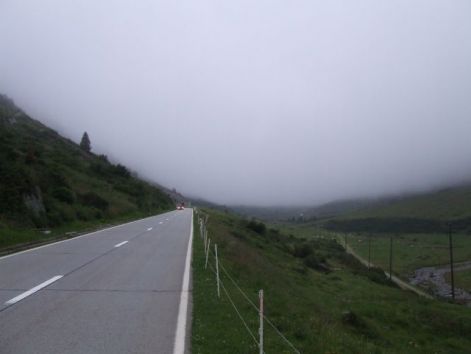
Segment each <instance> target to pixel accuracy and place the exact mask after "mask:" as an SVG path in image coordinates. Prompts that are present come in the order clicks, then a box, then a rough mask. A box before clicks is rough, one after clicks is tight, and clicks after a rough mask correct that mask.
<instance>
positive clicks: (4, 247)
mask: <svg viewBox="0 0 471 354" xmlns="http://www.w3.org/2000/svg"><path fill="white" fill-rule="evenodd" d="M147 216H149V215H148V214H145V213H141V212H135V213H129V214H125V215H121V216H120V217H116V218H114V219H108V220H92V221H74V222H71V223H69V224H67V225H62V226H59V227H54V228H50V229H25V228H11V227H9V226H7V225H2V224H0V254H2V253H9V252H10V251H15V250H17V249H18V248H28V247H31V246H34V245H36V244H40V243H47V242H53V241H57V240H60V239H65V238H71V237H74V236H77V235H78V234H82V233H85V232H91V231H94V230H98V229H101V228H105V227H109V226H112V225H118V224H121V223H125V222H128V221H132V220H136V219H140V218H144V217H147ZM46 231H47V232H46Z"/></svg>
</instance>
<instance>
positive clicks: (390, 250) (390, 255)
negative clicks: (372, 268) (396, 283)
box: [389, 235, 393, 280]
mask: <svg viewBox="0 0 471 354" xmlns="http://www.w3.org/2000/svg"><path fill="white" fill-rule="evenodd" d="M392 255H393V237H392V235H390V236H389V280H392Z"/></svg>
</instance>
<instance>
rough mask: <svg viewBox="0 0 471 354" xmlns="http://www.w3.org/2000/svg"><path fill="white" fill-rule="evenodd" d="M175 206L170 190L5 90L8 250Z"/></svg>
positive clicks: (0, 182)
mask: <svg viewBox="0 0 471 354" xmlns="http://www.w3.org/2000/svg"><path fill="white" fill-rule="evenodd" d="M173 206H174V205H173V201H172V200H171V198H170V197H169V196H168V195H167V194H166V193H165V192H164V191H162V190H160V189H159V188H156V187H155V186H153V185H151V184H149V183H147V182H146V181H143V180H141V179H139V178H138V177H137V176H136V175H135V174H133V173H131V172H130V171H129V170H128V169H127V168H126V167H124V166H122V165H120V164H117V165H115V164H113V163H110V162H109V161H108V159H107V157H106V156H104V155H99V156H98V155H95V154H93V153H89V152H86V151H83V150H82V149H81V148H80V147H79V146H78V145H77V144H75V143H74V142H72V141H70V140H69V139H66V138H64V137H61V136H60V135H59V134H58V133H57V132H55V131H53V130H52V129H50V128H48V127H46V126H45V125H43V124H41V123H40V122H38V121H36V120H34V119H32V118H30V117H29V116H28V115H27V114H25V113H24V112H22V111H21V110H20V109H19V108H18V107H16V106H15V105H14V103H13V102H12V101H11V100H9V99H8V98H6V97H5V96H3V95H0V250H1V249H2V248H5V247H10V246H13V245H15V244H23V243H28V242H41V241H44V240H46V239H50V238H57V237H62V235H63V233H64V232H67V231H80V230H83V229H88V228H93V227H96V226H99V225H101V224H103V223H105V224H107V223H110V222H116V221H121V220H126V219H129V218H139V217H142V216H145V215H150V214H155V213H159V212H162V211H165V210H169V209H172V208H173ZM37 229H49V230H51V231H52V233H51V234H48V235H45V234H43V233H41V232H38V231H37Z"/></svg>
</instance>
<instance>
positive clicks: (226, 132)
mask: <svg viewBox="0 0 471 354" xmlns="http://www.w3.org/2000/svg"><path fill="white" fill-rule="evenodd" d="M0 33H2V36H1V37H0V92H3V93H5V94H7V95H9V96H10V97H12V98H13V99H14V100H15V101H16V102H17V103H18V104H19V105H20V106H22V107H24V108H25V110H26V111H27V112H28V113H30V114H31V115H32V116H34V117H36V118H37V119H39V120H42V121H43V122H45V123H46V124H48V125H50V126H51V127H53V128H55V129H57V130H58V131H60V132H61V133H63V134H65V135H66V136H68V137H71V138H72V139H74V140H75V141H78V140H79V139H80V136H81V134H82V133H83V131H85V130H86V131H88V133H89V135H90V138H91V140H92V145H93V149H94V151H95V152H97V153H105V154H108V155H111V156H113V157H115V158H117V159H118V160H119V161H120V162H122V163H124V164H126V165H128V166H130V167H131V168H133V169H135V170H137V171H138V172H139V173H140V174H141V175H144V176H147V177H149V178H152V179H154V180H156V181H158V182H159V183H162V184H164V185H166V186H168V187H175V188H177V189H178V190H180V191H182V192H183V193H189V194H192V195H199V196H202V197H205V198H207V199H210V200H213V201H216V202H221V203H247V204H262V205H267V204H310V203H319V202H323V201H328V200H331V199H337V198H344V197H352V196H372V195H378V194H384V193H396V192H401V191H405V190H416V189H425V188H429V187H433V186H437V185H440V184H443V183H447V182H454V181H460V180H462V179H464V178H466V177H471V2H470V1H469V0H463V1H458V0H444V1H433V0H423V1H415V0H404V1H401V0H395V1H378V0H371V1H350V0H345V1H330V0H329V1H314V0H299V1H286V0H284V1H280V0H257V1H253V0H250V1H249V0H238V1H221V0H212V1H210V0H198V1H190V0H177V1H157V0H149V1H144V0H132V1H131V0H128V1H125V0H121V1H118V0H116V1H96V0H93V1H92V0H80V1H78V0H77V1H72V0H69V1H64V0H41V1H37V0H22V1H20V0H2V1H0Z"/></svg>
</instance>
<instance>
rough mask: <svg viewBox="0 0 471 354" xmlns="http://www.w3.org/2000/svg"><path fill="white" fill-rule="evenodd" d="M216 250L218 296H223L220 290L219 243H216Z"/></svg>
mask: <svg viewBox="0 0 471 354" xmlns="http://www.w3.org/2000/svg"><path fill="white" fill-rule="evenodd" d="M214 252H215V253H216V281H217V285H218V297H221V290H219V262H218V245H217V244H215V245H214Z"/></svg>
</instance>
